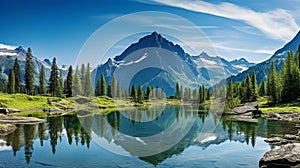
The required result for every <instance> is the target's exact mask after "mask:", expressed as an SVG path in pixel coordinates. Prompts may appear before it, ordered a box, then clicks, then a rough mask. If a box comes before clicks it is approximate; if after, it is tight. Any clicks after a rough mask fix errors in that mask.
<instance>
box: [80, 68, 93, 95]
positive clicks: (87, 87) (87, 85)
mask: <svg viewBox="0 0 300 168" xmlns="http://www.w3.org/2000/svg"><path fill="white" fill-rule="evenodd" d="M84 78H85V82H84V90H83V93H84V96H92V95H93V94H94V89H93V85H92V77H91V72H90V64H89V63H88V65H87V68H86V73H85V75H84Z"/></svg>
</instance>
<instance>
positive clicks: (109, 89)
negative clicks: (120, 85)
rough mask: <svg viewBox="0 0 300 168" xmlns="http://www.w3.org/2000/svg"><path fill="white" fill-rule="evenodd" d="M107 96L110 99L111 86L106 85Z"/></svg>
mask: <svg viewBox="0 0 300 168" xmlns="http://www.w3.org/2000/svg"><path fill="white" fill-rule="evenodd" d="M107 96H108V97H112V92H111V84H108V86H107Z"/></svg>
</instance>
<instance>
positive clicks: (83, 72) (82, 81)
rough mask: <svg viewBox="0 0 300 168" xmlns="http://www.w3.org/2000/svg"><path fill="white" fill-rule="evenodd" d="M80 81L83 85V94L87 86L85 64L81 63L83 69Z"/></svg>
mask: <svg viewBox="0 0 300 168" xmlns="http://www.w3.org/2000/svg"><path fill="white" fill-rule="evenodd" d="M80 71H81V72H80V81H81V86H82V93H81V94H82V95H84V89H85V88H84V87H85V72H86V70H85V65H84V64H81V69H80Z"/></svg>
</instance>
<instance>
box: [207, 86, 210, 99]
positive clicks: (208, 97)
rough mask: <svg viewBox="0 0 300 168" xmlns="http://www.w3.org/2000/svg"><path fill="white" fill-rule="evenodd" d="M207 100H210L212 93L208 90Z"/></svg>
mask: <svg viewBox="0 0 300 168" xmlns="http://www.w3.org/2000/svg"><path fill="white" fill-rule="evenodd" d="M206 95H207V96H206V100H210V91H209V89H207V92H206Z"/></svg>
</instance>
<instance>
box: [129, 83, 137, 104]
mask: <svg viewBox="0 0 300 168" xmlns="http://www.w3.org/2000/svg"><path fill="white" fill-rule="evenodd" d="M130 97H131V99H132V100H133V101H136V89H135V87H134V85H132V86H131V93H130Z"/></svg>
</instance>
